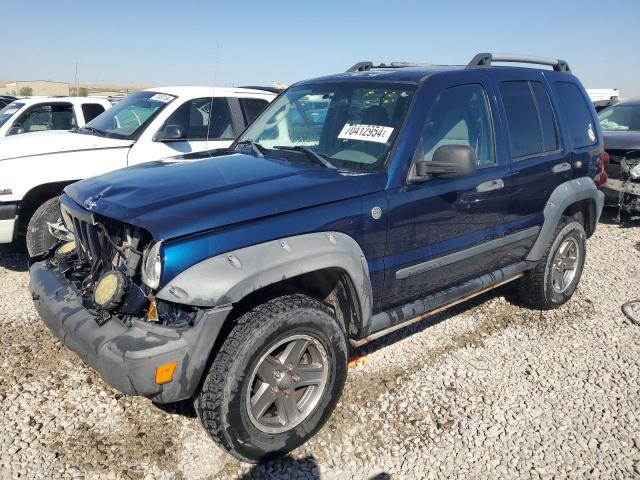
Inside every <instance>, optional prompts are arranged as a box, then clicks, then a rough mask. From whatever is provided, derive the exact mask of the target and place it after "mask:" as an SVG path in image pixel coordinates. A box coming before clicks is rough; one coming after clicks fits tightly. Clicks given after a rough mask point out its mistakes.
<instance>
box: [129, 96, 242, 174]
mask: <svg viewBox="0 0 640 480" xmlns="http://www.w3.org/2000/svg"><path fill="white" fill-rule="evenodd" d="M240 116H241V114H240ZM241 122H242V120H241V118H240V120H238V119H236V118H234V116H233V115H232V113H231V108H230V105H229V99H227V98H223V97H214V98H211V97H203V98H195V99H192V100H188V101H186V102H184V103H183V104H182V105H180V106H179V107H178V108H177V109H176V110H175V111H174V112H173V113H172V114H171V115H170V116H169V118H167V120H165V121H164V123H163V124H162V125H161V126H160V127H159V128H158V129H157V131H155V132H153V133H152V136H151V138H149V135H147V132H145V133H144V134H143V137H144V138H141V139H140V140H138V142H136V144H135V145H134V146H133V147H132V148H131V151H130V153H129V165H133V164H136V163H141V162H148V161H151V160H159V159H161V158H168V157H175V156H177V155H184V154H187V153H191V152H202V151H204V150H214V149H217V148H224V147H228V146H229V145H231V143H232V142H233V140H234V139H235V137H236V135H237V134H238V133H239V131H240V130H241V129H242V126H243V125H242V123H241ZM167 125H176V126H178V127H180V129H181V131H182V133H183V137H182V138H180V139H173V140H160V139H159V138H158V134H160V133H162V132H163V130H164V129H165V127H166V126H167Z"/></svg>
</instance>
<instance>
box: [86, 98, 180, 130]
mask: <svg viewBox="0 0 640 480" xmlns="http://www.w3.org/2000/svg"><path fill="white" fill-rule="evenodd" d="M174 98H176V97H174V96H173V95H167V94H166V93H156V92H138V93H134V94H133V95H129V96H128V97H126V98H124V99H123V100H120V101H119V102H118V103H116V104H115V105H114V106H113V107H112V108H110V109H108V110H107V111H105V112H103V113H101V114H100V115H98V116H97V117H96V118H94V119H93V120H91V121H90V122H89V123H87V125H86V126H85V127H83V128H82V129H80V130H86V131H93V133H97V134H99V135H104V136H107V137H112V138H122V139H133V138H136V136H137V135H138V134H139V133H141V132H142V131H143V130H144V128H145V127H146V126H147V124H149V123H150V122H151V120H153V118H154V117H155V116H156V115H157V114H158V113H160V111H161V110H162V109H163V108H164V107H165V106H167V104H168V103H169V102H171V101H172V100H173V99H174Z"/></svg>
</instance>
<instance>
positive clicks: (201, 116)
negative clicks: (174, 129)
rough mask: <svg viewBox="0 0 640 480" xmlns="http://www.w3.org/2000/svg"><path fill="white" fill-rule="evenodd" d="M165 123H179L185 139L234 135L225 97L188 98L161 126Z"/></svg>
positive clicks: (230, 136) (215, 138)
mask: <svg viewBox="0 0 640 480" xmlns="http://www.w3.org/2000/svg"><path fill="white" fill-rule="evenodd" d="M167 125H179V126H180V127H181V128H182V129H183V131H184V132H185V135H186V138H185V140H206V139H207V138H209V140H222V139H229V140H233V138H235V136H236V132H235V131H234V129H233V124H232V122H231V110H230V109H229V103H228V102H227V99H226V98H196V99H193V100H189V101H187V102H185V103H183V104H182V105H180V106H179V107H178V109H177V110H176V111H175V112H173V113H172V114H171V115H170V116H169V118H168V119H167V120H166V121H165V122H164V125H163V126H162V128H164V127H166V126H167Z"/></svg>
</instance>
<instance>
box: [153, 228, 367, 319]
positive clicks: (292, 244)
mask: <svg viewBox="0 0 640 480" xmlns="http://www.w3.org/2000/svg"><path fill="white" fill-rule="evenodd" d="M326 268H337V269H341V270H342V271H344V272H345V273H346V274H347V275H348V276H349V277H350V279H351V282H352V284H353V287H354V289H355V290H356V294H357V296H358V302H359V305H358V307H359V309H360V314H361V318H362V319H363V321H364V322H365V323H366V322H367V321H368V320H369V319H370V318H371V309H372V292H371V280H370V278H369V268H368V266H367V260H366V258H365V256H364V253H363V252H362V249H361V248H360V246H359V245H358V243H357V242H356V241H355V240H354V239H353V238H351V237H350V236H348V235H345V234H344V233H339V232H316V233H308V234H304V235H295V236H291V237H286V238H281V239H278V240H273V241H270V242H265V243H260V244H258V245H252V246H250V247H245V248H241V249H238V250H233V251H230V252H227V253H224V254H220V255H217V256H215V257H211V258H208V259H207V260H203V261H201V262H200V263H197V264H196V265H194V266H192V267H190V268H188V269H187V270H185V271H183V272H182V273H180V274H179V275H177V276H176V277H175V278H173V279H172V280H171V281H170V282H169V283H167V284H166V285H165V286H164V287H163V288H162V289H161V290H160V291H159V292H158V294H157V295H156V296H157V298H159V299H162V300H166V301H170V302H175V303H182V304H186V305H194V306H199V307H215V306H219V305H226V304H231V303H236V302H238V301H240V300H242V299H243V298H244V297H245V296H247V295H248V294H250V293H252V292H254V291H256V290H258V289H260V288H263V287H266V286H268V285H273V284H275V283H278V282H280V281H282V280H286V279H288V278H293V277H296V276H298V275H302V274H305V273H310V272H314V271H318V270H323V269H326Z"/></svg>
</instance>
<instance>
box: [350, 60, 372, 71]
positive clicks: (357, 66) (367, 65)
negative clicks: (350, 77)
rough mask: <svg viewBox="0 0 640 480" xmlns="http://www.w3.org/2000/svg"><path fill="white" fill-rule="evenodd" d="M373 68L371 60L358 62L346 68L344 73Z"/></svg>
mask: <svg viewBox="0 0 640 480" xmlns="http://www.w3.org/2000/svg"><path fill="white" fill-rule="evenodd" d="M372 68H373V62H358V63H356V64H355V65H353V66H352V67H350V68H348V69H347V71H346V72H345V73H349V72H366V71H367V70H371V69H372Z"/></svg>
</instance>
